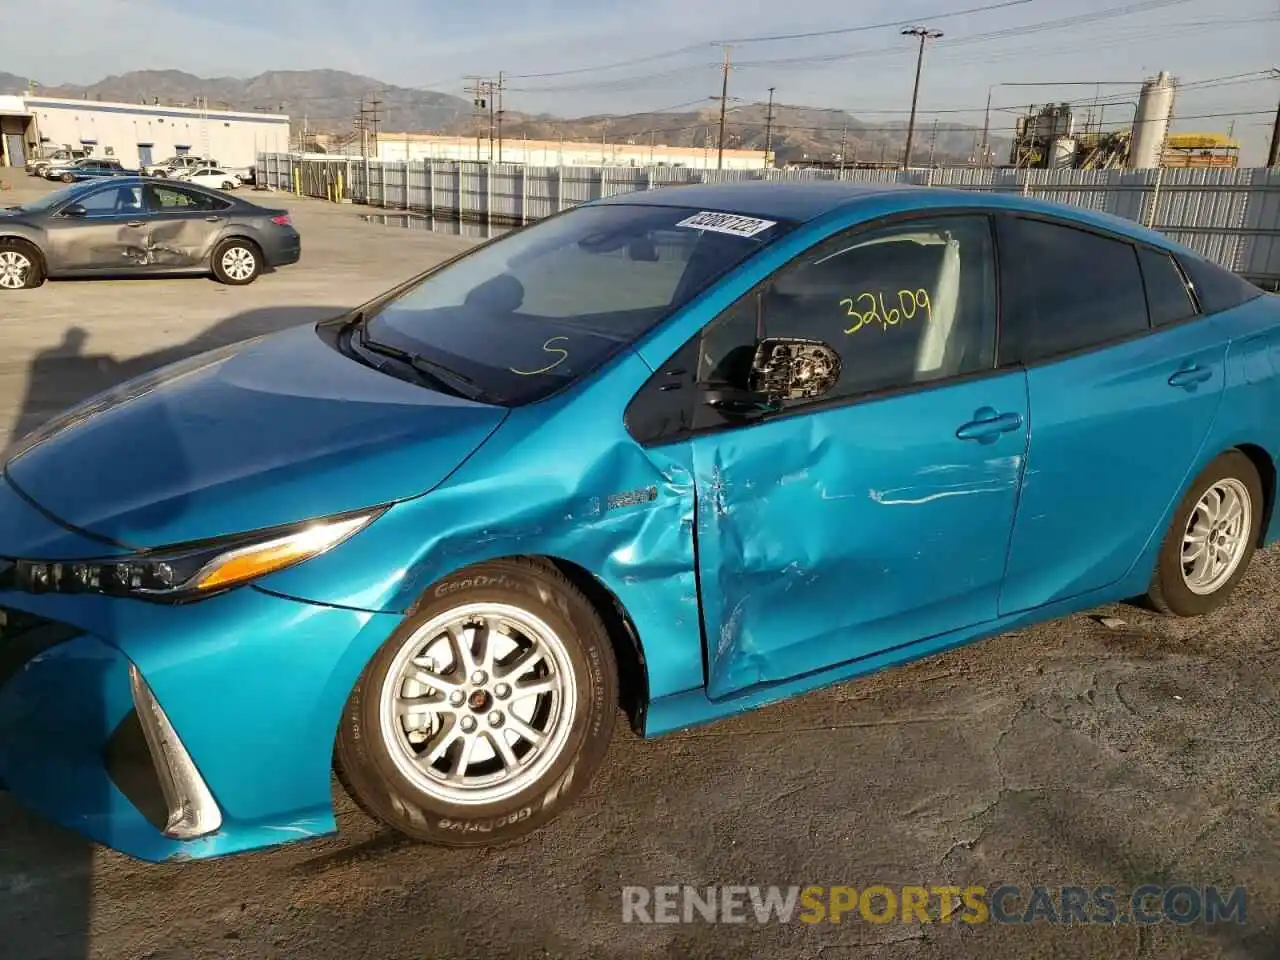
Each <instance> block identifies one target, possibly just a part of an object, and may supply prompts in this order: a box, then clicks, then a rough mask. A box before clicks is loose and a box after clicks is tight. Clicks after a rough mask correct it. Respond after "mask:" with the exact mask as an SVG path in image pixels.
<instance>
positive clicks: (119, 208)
mask: <svg viewBox="0 0 1280 960" xmlns="http://www.w3.org/2000/svg"><path fill="white" fill-rule="evenodd" d="M73 211H74V212H73ZM45 230H46V231H47V235H48V241H47V248H46V256H47V257H48V261H49V268H50V270H51V271H52V272H54V273H57V274H68V273H86V272H110V271H113V270H122V269H130V268H133V267H136V266H137V265H138V264H139V263H141V262H143V261H144V259H145V253H144V250H145V243H146V222H145V211H144V210H143V206H142V191H141V188H140V187H138V186H136V185H127V186H121V185H115V184H113V185H110V186H103V187H102V188H100V189H96V190H91V191H88V192H86V193H83V194H80V195H77V196H76V197H75V198H74V200H73V201H71V202H68V203H67V204H65V205H64V206H63V207H62V208H61V209H60V210H59V211H58V212H57V213H55V214H54V215H53V216H51V217H50V218H49V219H48V221H47V222H46V225H45Z"/></svg>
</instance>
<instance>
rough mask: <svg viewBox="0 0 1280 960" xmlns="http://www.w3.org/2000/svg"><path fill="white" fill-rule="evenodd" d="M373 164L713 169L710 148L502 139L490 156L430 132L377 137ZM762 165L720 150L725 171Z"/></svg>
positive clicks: (750, 155) (464, 140) (474, 144)
mask: <svg viewBox="0 0 1280 960" xmlns="http://www.w3.org/2000/svg"><path fill="white" fill-rule="evenodd" d="M377 159H379V160H390V161H404V160H406V159H408V160H473V161H474V160H480V161H487V160H490V159H493V160H495V161H497V160H501V162H503V163H519V164H524V165H526V166H530V167H600V166H624V167H654V166H667V167H695V168H700V169H715V168H716V164H717V152H716V148H715V146H714V145H712V146H705V147H671V146H667V145H666V144H661V143H594V142H592V143H586V142H583V141H581V140H526V139H523V138H507V139H505V140H504V141H503V142H502V149H501V156H499V151H498V144H497V142H496V141H495V142H494V144H493V149H492V154H491V153H490V143H489V138H488V136H487V135H486V136H485V137H483V138H481V139H479V140H477V138H476V137H451V136H443V135H439V134H433V133H379V134H378V146H377ZM765 166H767V164H766V163H765V154H764V151H763V150H728V149H726V150H725V151H724V166H723V168H724V169H725V170H760V169H763V168H764V167H765Z"/></svg>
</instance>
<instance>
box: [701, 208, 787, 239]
mask: <svg viewBox="0 0 1280 960" xmlns="http://www.w3.org/2000/svg"><path fill="white" fill-rule="evenodd" d="M777 222H778V221H776V220H759V219H757V218H755V217H744V216H740V215H739V214H736V213H711V212H709V211H705V210H704V211H703V212H702V213H695V214H694V215H693V216H692V217H686V218H685V219H683V220H681V221H680V222H679V223H677V224H676V226H677V227H689V228H690V229H692V230H710V231H711V232H712V233H727V234H729V235H730V236H733V237H754V236H755V235H756V234H757V233H763V232H764V231H766V230H768V229H769V228H770V227H772V226H773V225H774V224H775V223H777Z"/></svg>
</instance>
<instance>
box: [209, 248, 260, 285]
mask: <svg viewBox="0 0 1280 960" xmlns="http://www.w3.org/2000/svg"><path fill="white" fill-rule="evenodd" d="M233 251H243V253H242V254H241V256H244V255H247V256H249V257H252V258H253V261H252V263H253V266H252V270H251V272H250V273H248V274H247V275H244V276H241V275H239V274H235V275H233V274H232V273H228V272H227V270H228V267H227V264H226V263H225V260H226V258H227V255H228V254H231V253H233ZM210 266H211V267H212V269H213V275H214V276H215V277H216V278H217V280H218V282H219V283H225V284H229V285H230V286H233V287H243V286H244V285H245V284H249V283H253V281H255V280H257V279H258V276H259V274H261V273H262V251H261V250H260V249H258V245H257V244H256V243H254V242H253V241H252V240H242V239H241V238H240V237H232V238H231V239H229V240H223V241H222V242H221V243H220V244H218V245H217V247H215V248H214V251H213V258H212V263H211V264H210Z"/></svg>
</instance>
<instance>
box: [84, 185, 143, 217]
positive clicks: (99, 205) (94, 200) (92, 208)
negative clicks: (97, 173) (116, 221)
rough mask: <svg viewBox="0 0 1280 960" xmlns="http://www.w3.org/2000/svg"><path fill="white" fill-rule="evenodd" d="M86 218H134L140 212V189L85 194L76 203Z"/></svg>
mask: <svg viewBox="0 0 1280 960" xmlns="http://www.w3.org/2000/svg"><path fill="white" fill-rule="evenodd" d="M76 202H77V203H78V204H79V205H80V206H82V207H84V209H85V216H86V217H88V218H97V217H120V216H136V215H137V214H138V213H140V212H141V211H142V188H141V187H111V188H109V189H106V190H96V191H94V192H92V193H88V194H85V195H84V196H82V197H80V198H79V199H78V200H77V201H76Z"/></svg>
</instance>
